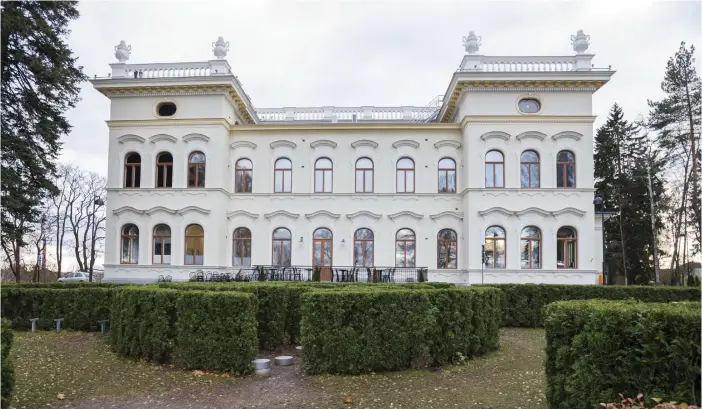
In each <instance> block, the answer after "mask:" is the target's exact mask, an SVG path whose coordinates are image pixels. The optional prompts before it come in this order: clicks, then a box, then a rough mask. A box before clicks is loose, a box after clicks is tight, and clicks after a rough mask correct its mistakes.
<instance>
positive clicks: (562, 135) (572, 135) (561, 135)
mask: <svg viewBox="0 0 702 409" xmlns="http://www.w3.org/2000/svg"><path fill="white" fill-rule="evenodd" d="M582 137H583V134H581V133H578V132H573V131H563V132H558V133H557V134H555V135H553V136H552V137H551V139H553V140H554V141H557V140H559V139H574V140H576V141H579V140H580V139H582Z"/></svg>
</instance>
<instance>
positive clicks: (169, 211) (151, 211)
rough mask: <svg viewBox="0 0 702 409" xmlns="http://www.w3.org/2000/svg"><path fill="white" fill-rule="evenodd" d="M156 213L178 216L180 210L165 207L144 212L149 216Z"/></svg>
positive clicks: (156, 207) (155, 207)
mask: <svg viewBox="0 0 702 409" xmlns="http://www.w3.org/2000/svg"><path fill="white" fill-rule="evenodd" d="M156 212H164V213H168V214H176V213H178V210H176V209H169V208H167V207H163V206H154V207H152V208H151V209H148V210H145V211H144V213H146V214H148V215H151V214H154V213H156Z"/></svg>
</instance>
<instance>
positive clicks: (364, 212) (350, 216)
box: [346, 210, 382, 220]
mask: <svg viewBox="0 0 702 409" xmlns="http://www.w3.org/2000/svg"><path fill="white" fill-rule="evenodd" d="M361 216H366V217H369V218H371V219H375V220H378V219H380V217H381V216H382V215H381V214H378V213H373V212H369V211H368V210H360V211H358V212H355V213H348V214H347V215H346V217H347V218H348V219H350V220H353V219H355V218H357V217H361Z"/></svg>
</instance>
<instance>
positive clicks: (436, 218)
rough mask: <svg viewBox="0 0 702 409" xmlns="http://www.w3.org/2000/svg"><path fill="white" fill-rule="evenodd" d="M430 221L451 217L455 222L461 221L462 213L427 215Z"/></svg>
mask: <svg viewBox="0 0 702 409" xmlns="http://www.w3.org/2000/svg"><path fill="white" fill-rule="evenodd" d="M429 217H430V218H431V219H432V220H438V219H441V218H444V217H453V218H454V219H456V220H463V212H454V211H446V212H441V213H437V214H432V215H429Z"/></svg>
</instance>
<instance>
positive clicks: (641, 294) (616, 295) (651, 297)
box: [480, 284, 700, 328]
mask: <svg viewBox="0 0 702 409" xmlns="http://www.w3.org/2000/svg"><path fill="white" fill-rule="evenodd" d="M484 286H485V287H497V288H499V289H500V290H502V291H503V293H504V296H505V300H504V304H503V305H504V315H503V325H504V326H506V327H530V328H531V327H542V326H543V325H544V321H543V316H542V310H543V308H544V306H546V305H547V304H550V303H552V302H555V301H567V300H590V299H606V300H626V299H629V298H632V299H635V300H639V301H644V302H670V301H699V299H700V289H699V288H691V287H667V286H666V287H663V286H652V285H650V286H633V285H631V286H620V285H560V284H494V285H493V284H490V285H484ZM480 287H483V286H482V285H481V286H480Z"/></svg>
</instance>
